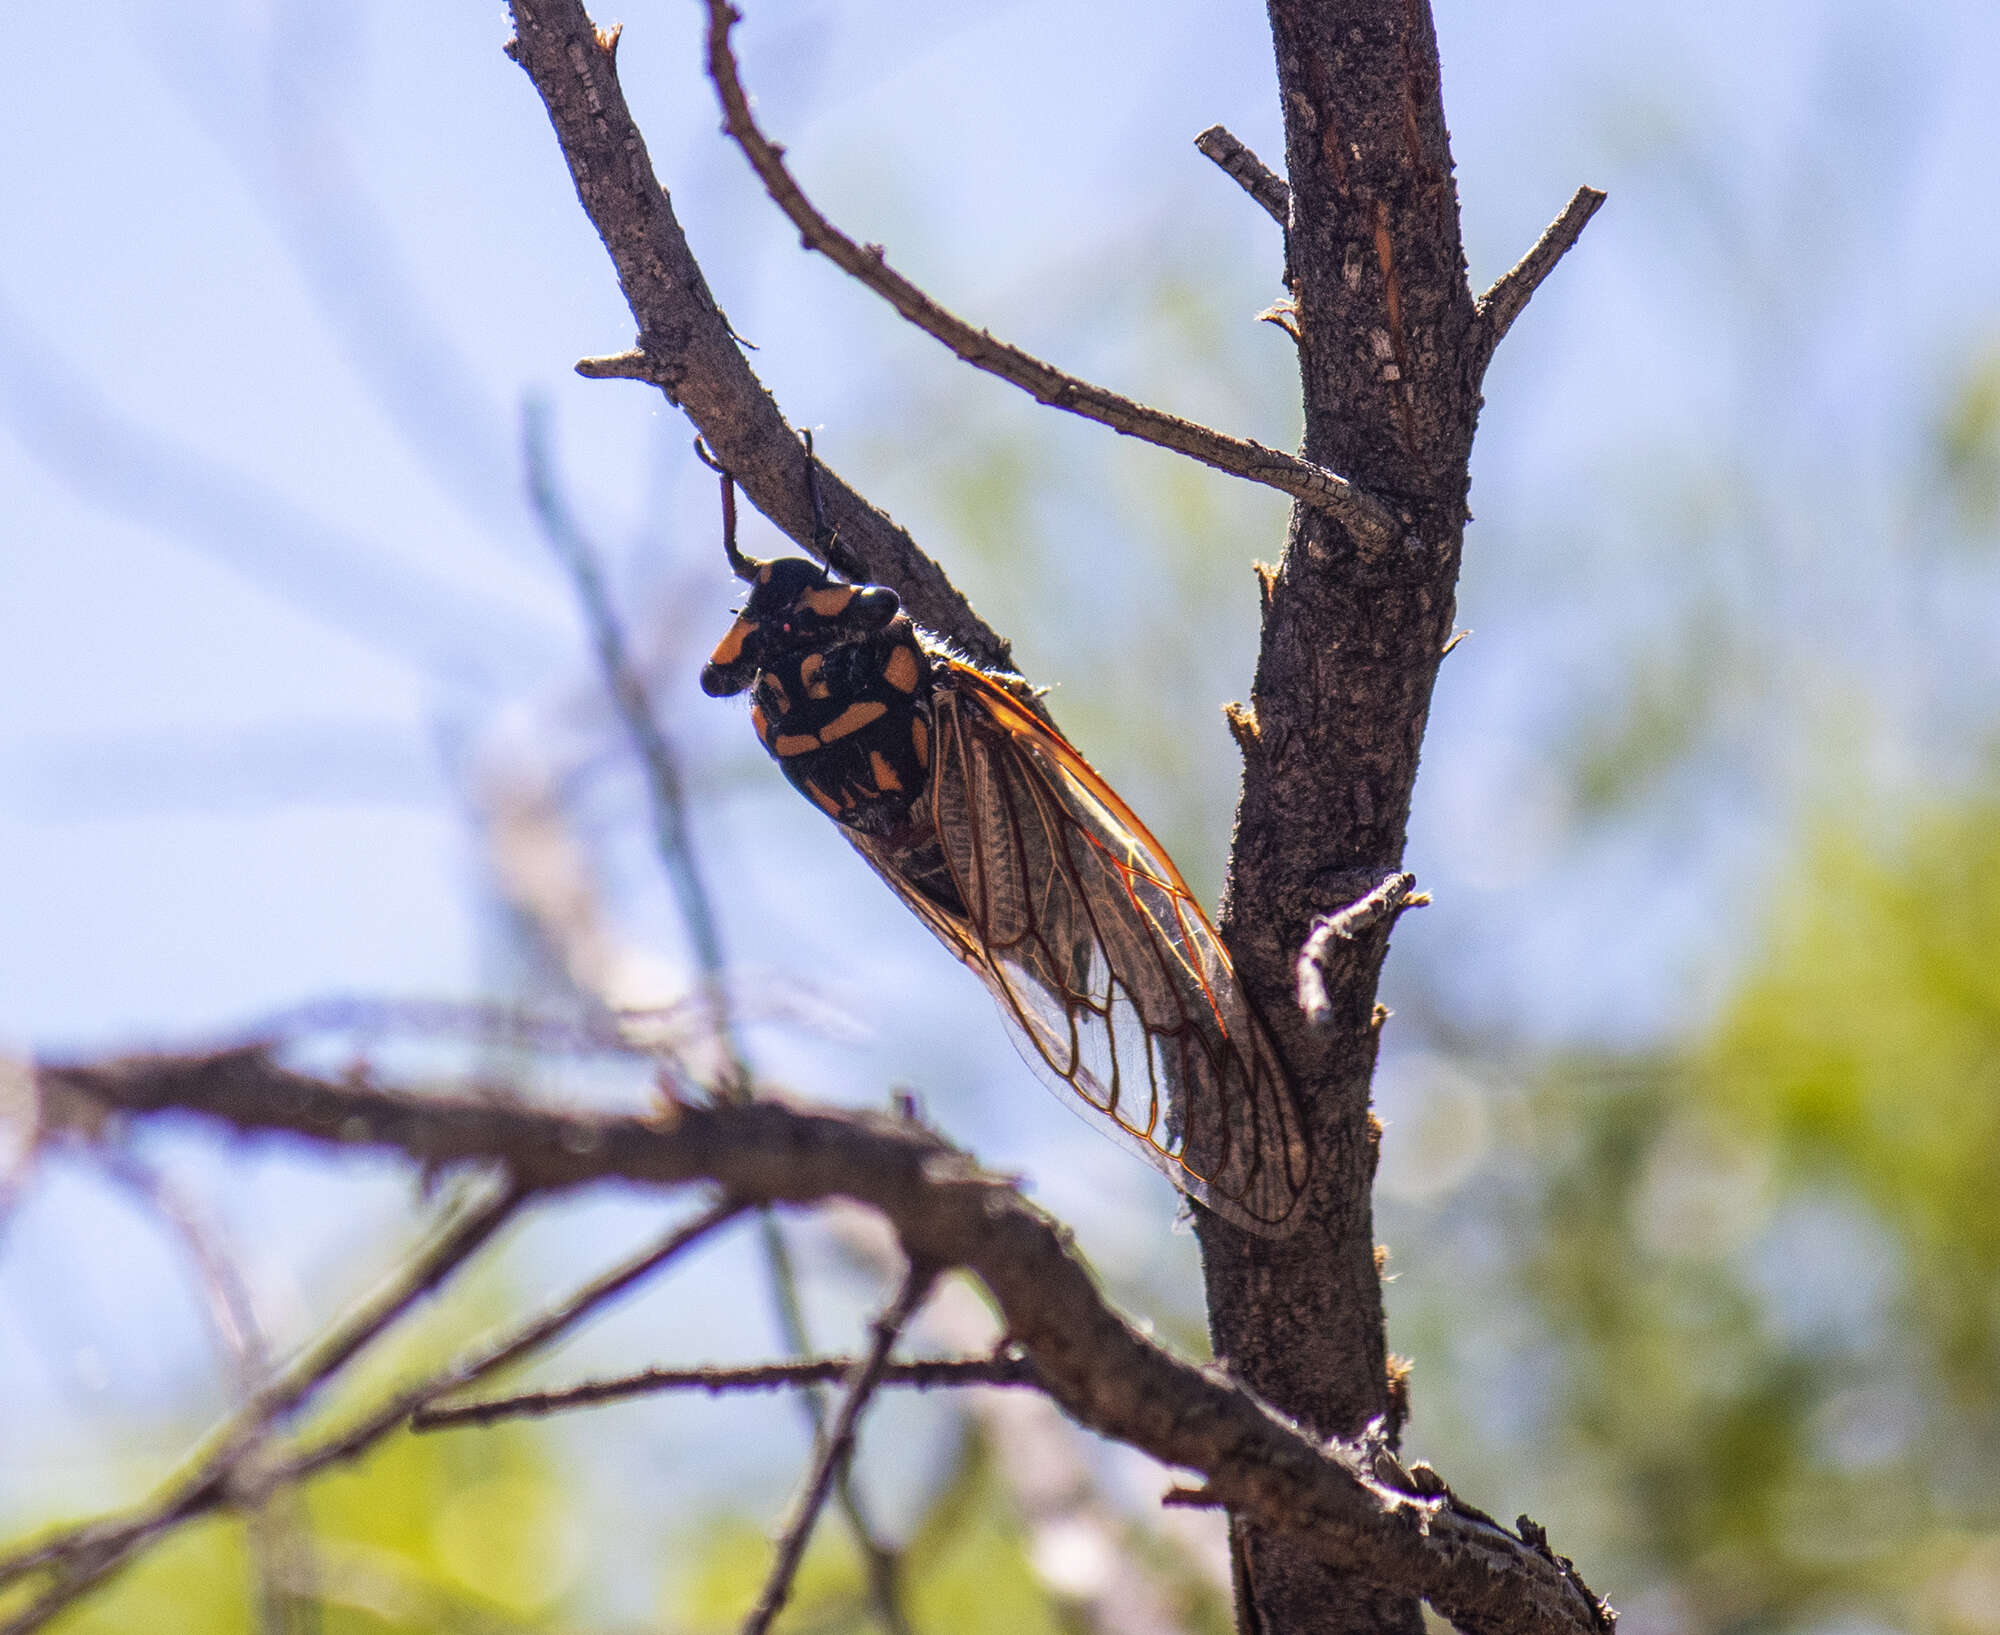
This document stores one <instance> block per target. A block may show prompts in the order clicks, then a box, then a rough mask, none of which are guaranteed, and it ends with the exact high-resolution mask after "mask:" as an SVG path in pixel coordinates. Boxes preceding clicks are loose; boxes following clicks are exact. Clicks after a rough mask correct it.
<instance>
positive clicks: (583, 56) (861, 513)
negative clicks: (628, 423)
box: [507, 0, 1012, 669]
mask: <svg viewBox="0 0 2000 1635" xmlns="http://www.w3.org/2000/svg"><path fill="white" fill-rule="evenodd" d="M510 7H511V10H512V12H513V16H514V29H515V33H514V38H513V39H512V40H511V41H509V42H508V46H507V54H508V55H509V56H510V57H512V58H513V59H514V61H515V62H517V63H519V64H520V66H521V68H522V69H523V70H524V71H525V72H526V73H527V75H528V78H529V79H530V81H532V82H533V84H534V87H535V90H536V91H537V93H539V95H540V96H541V99H542V102H543V104H544V106H546V108H547V109H548V115H549V122H550V124H552V125H553V126H554V127H555V133H556V140H557V141H558V142H559V143H560V144H561V146H562V150H563V157H564V158H565V159H566V160H567V161H568V164H569V171H570V176H571V178H572V179H573V180H574V181H575V183H576V192H577V198H578V199H579V201H580V202H581V203H582V205H583V208H584V212H585V214H586V215H588V216H589V218H590V221H591V225H592V226H594V227H595V228H596V229H597V233H598V236H599V237H600V238H601V239H602V240H603V241H604V248H605V250H606V251H607V252H608V253H609V255H610V257H611V262H612V265H613V267H614V268H616V270H617V273H618V282H619V285H620V287H621V288H622V289H623V290H624V292H625V299H626V302H627V304H628V305H630V307H631V309H632V316H633V317H634V318H635V319H636V320H637V321H638V325H639V342H638V349H637V351H635V352H632V353H627V354H625V355H624V356H623V357H622V358H620V359H618V360H615V362H613V363H607V362H606V361H605V360H596V361H595V362H594V363H592V364H590V365H589V366H581V365H580V366H579V368H580V371H581V372H582V373H584V374H589V375H596V376H598V377H600V378H603V377H607V376H617V377H620V378H626V379H635V380H647V381H650V382H652V383H653V384H654V385H656V386H658V387H659V388H660V390H661V391H663V392H664V393H666V395H667V398H668V400H669V401H670V402H672V403H674V404H675V405H676V406H678V407H679V408H680V409H681V410H682V411H683V412H684V413H685V414H686V415H687V417H688V419H689V420H690V421H692V422H693V424H694V426H695V428H696V429H697V430H698V431H699V432H700V433H701V435H702V438H703V440H704V441H705V442H706V443H707V445H708V446H709V448H711V449H712V450H714V452H715V455H716V457H717V458H718V459H719V460H720V461H721V462H722V464H723V465H724V466H726V467H727V468H728V470H729V471H730V473H731V474H732V475H733V476H734V477H735V478H736V480H737V482H738V483H739V484H740V485H741V487H742V489H743V491H744V492H745V493H746V494H748V495H749V496H750V500H751V503H752V504H754V505H755V506H756V507H757V509H758V510H760V511H762V512H763V513H764V514H765V515H766V516H767V517H769V518H770V519H771V520H772V521H773V522H774V523H776V524H777V525H778V527H779V528H781V529H782V530H783V531H784V532H785V533H786V534H787V535H788V536H790V538H792V539H793V540H794V541H796V542H797V543H798V544H799V545H800V546H801V547H804V548H810V547H811V545H812V543H813V527H812V513H811V509H810V507H809V506H808V504H807V502H806V454H805V449H804V448H803V447H802V446H801V445H800V442H799V439H798V437H797V435H796V434H795V433H794V432H793V430H792V428H791V427H790V426H789V425H788V424H787V423H786V421H785V417H784V415H783V414H782V413H781V412H780V411H779V408H778V405H777V402H776V400H775V399H774V398H773V397H772V396H771V394H770V393H769V392H768V391H767V390H766V389H765V387H764V385H763V383H762V382H761V381H760V380H758V378H757V377H756V375H754V374H753V373H752V372H751V370H750V366H749V364H748V363H747V362H746V361H745V360H744V357H743V353H742V351H741V350H740V348H739V347H738V344H737V341H736V338H735V336H734V334H733V333H732V332H731V330H730V328H729V320H728V319H727V318H726V317H724V316H723V313H722V309H721V308H720V307H719V306H717V305H716V301H715V297H714V296H713V295H712V294H710V293H709V288H708V282H707V280H706V279H705V278H704V277H703V276H702V271H701V268H700V267H699V266H698V265H697V264H696V262H695V259H694V255H693V253H692V252H691V251H690V250H689V248H688V243H687V237H686V235H685V234H683V233H682V231H681V225H680V222H679V221H678V220H677V219H676V217H675V215H674V207H673V201H672V199H671V198H670V197H669V196H668V193H667V191H666V189H665V188H663V187H662V186H661V185H660V183H659V179H658V178H657V177H656V176H655V175H654V174H653V164H652V160H651V159H650V158H649V157H648V155H647V153H646V142H645V138H644V137H643V136H641V135H640V134H639V128H638V126H637V125H636V124H635V123H634V122H633V119H632V115H631V111H630V110H629V109H628V108H627V107H626V106H625V94H624V92H623V90H621V89H620V87H619V84H618V70H617V43H618V42H617V35H616V34H615V33H610V34H606V33H600V32H599V31H598V29H597V28H595V27H594V26H593V25H592V23H591V21H590V18H589V17H588V16H587V15H586V14H585V12H584V9H583V6H582V4H581V3H580V0H510ZM821 469H822V472H823V474H824V489H825V496H826V511H827V518H828V520H829V521H830V522H831V523H832V524H833V526H834V528H835V529H836V530H837V531H838V532H839V534H840V537H841V538H842V540H843V541H844V542H845V543H846V544H847V545H848V546H849V547H850V548H851V549H852V550H853V551H854V552H855V554H856V556H857V557H858V558H859V559H860V561H861V563H862V564H863V566H864V567H866V569H867V571H868V577H869V578H870V579H872V580H875V581H877V582H878V583H881V584H884V585H889V586H891V587H893V588H894V589H895V590H896V592H897V593H898V594H899V595H900V596H901V597H902V599H903V605H904V607H905V608H907V609H908V610H909V613H910V617H911V618H913V619H915V620H916V621H917V622H918V623H919V624H921V625H923V626H924V627H925V628H926V629H927V630H931V631H935V632H936V633H937V634H938V635H941V636H945V637H948V638H950V639H951V640H952V641H953V642H955V643H957V644H958V645H959V646H960V647H961V648H963V649H964V650H965V651H966V652H967V653H968V654H970V655H971V656H972V657H973V658H974V659H976V660H978V661H979V662H980V663H982V664H988V665H992V666H994V667H995V668H999V669H1011V668H1012V660H1011V658H1010V656H1009V651H1008V647H1007V643H1006V642H1005V641H1003V640H1002V639H1001V638H1000V637H999V636H998V635H996V634H995V633H994V631H993V630H992V628H991V627H990V626H989V625H987V623H986V622H985V620H983V619H981V618H980V617H979V615H978V614H977V613H975V612H974V611H973V610H972V607H971V605H970V604H969V603H967V601H966V600H965V598H964V597H963V596H961V595H960V594H959V592H958V591H957V589H956V588H955V587H954V586H953V585H952V584H951V582H950V581H949V580H948V579H946V577H945V575H944V572H943V570H942V569H940V568H939V567H938V565H937V564H936V563H935V562H933V561H932V560H931V559H930V558H929V557H928V556H926V555H924V553H923V552H922V551H920V550H918V549H917V546H916V543H915V542H914V541H913V540H912V539H911V538H910V536H909V534H908V533H907V532H906V531H905V530H904V529H902V528H900V527H898V526H897V525H896V524H895V523H894V522H892V521H891V520H890V519H889V518H888V517H887V516H885V515H883V513H882V512H880V511H878V510H876V509H875V507H874V506H872V505H870V504H869V503H868V502H867V501H866V500H864V499H863V498H862V497H861V496H860V495H859V494H857V493H855V492H854V490H853V489H851V488H849V487H848V486H847V484H846V483H844V482H842V481H841V480H840V478H839V477H838V476H837V475H836V474H835V473H834V472H833V471H832V470H830V469H828V468H826V467H825V465H824V464H822V467H821Z"/></svg>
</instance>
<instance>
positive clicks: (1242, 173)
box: [1194, 125, 1292, 227]
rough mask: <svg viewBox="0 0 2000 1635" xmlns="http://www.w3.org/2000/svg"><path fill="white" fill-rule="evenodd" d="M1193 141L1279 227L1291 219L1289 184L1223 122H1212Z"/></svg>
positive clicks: (1284, 225)
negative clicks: (1216, 123) (1215, 123)
mask: <svg viewBox="0 0 2000 1635" xmlns="http://www.w3.org/2000/svg"><path fill="white" fill-rule="evenodd" d="M1194 145H1195V146H1196V147H1197V148H1199V149H1201V151H1202V152H1203V153H1205V154H1206V155H1208V157H1209V158H1211V159H1213V160H1214V161H1215V162H1216V164H1217V165H1219V166H1220V167H1221V169H1222V173H1223V175H1225V176H1227V177H1228V178H1229V179H1230V180H1231V181H1232V182H1234V183H1235V184H1236V185H1237V186H1238V187H1240V188H1242V189H1243V191H1244V192H1245V193H1248V194H1249V195H1250V197H1251V198H1253V199H1255V200H1256V201H1257V202H1258V203H1259V204H1261V205H1262V206H1263V207H1264V211H1265V214H1267V215H1268V216H1269V217H1270V218H1271V219H1272V220H1273V221H1275V222H1276V223H1277V224H1278V225H1279V226H1280V227H1288V226H1290V225H1291V220H1292V184H1291V183H1290V182H1288V181H1286V180H1285V178H1284V177H1282V176H1280V175H1279V174H1278V173H1277V172H1276V171H1274V170H1272V169H1271V167H1270V166H1269V165H1267V164H1265V163H1264V161H1263V160H1262V159H1259V158H1258V157H1257V155H1256V154H1254V153H1252V152H1251V151H1250V150H1249V149H1248V148H1246V147H1245V146H1244V145H1243V144H1242V143H1241V142H1239V141H1238V140H1237V139H1236V137H1235V136H1234V135H1233V134H1232V133H1231V132H1230V131H1229V130H1228V128H1227V127H1225V126H1222V125H1211V126H1209V127H1208V129H1207V130H1205V131H1203V132H1202V133H1201V135H1199V136H1197V137H1196V138H1195V139H1194Z"/></svg>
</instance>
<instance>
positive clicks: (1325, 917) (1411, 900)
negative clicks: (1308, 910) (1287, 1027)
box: [1298, 874, 1430, 1028]
mask: <svg viewBox="0 0 2000 1635" xmlns="http://www.w3.org/2000/svg"><path fill="white" fill-rule="evenodd" d="M1416 884H1417V877H1416V876H1415V875H1414V874H1385V875H1384V876H1383V877H1382V878H1381V879H1380V880H1379V881H1377V882H1376V884H1375V885H1374V886H1373V887H1372V888H1371V889H1370V890H1369V892H1368V894H1367V895H1366V896H1364V897H1359V898H1356V899H1355V901H1353V902H1351V903H1349V904H1348V905H1347V906H1346V907H1345V908H1342V909H1337V910H1336V911H1335V912H1333V913H1331V914H1322V915H1321V916H1320V917H1319V918H1318V919H1316V920H1314V921H1313V928H1312V933H1311V935H1309V936H1308V937H1307V938H1306V940H1305V946H1304V947H1303V948H1301V949H1300V950H1299V958H1298V983H1299V1009H1300V1010H1302V1011H1304V1012H1305V1013H1306V1020H1307V1021H1308V1022H1310V1023H1311V1024H1312V1025H1313V1026H1314V1027H1316V1028H1323V1027H1325V1026H1327V1025H1328V1024H1329V1023H1330V1022H1332V1020H1333V1001H1332V999H1331V998H1329V997H1328V995H1327V991H1326V962H1327V957H1328V955H1329V954H1330V953H1331V952H1332V949H1333V945H1334V944H1335V943H1336V942H1353V941H1354V940H1355V939H1356V938H1357V937H1359V936H1360V935H1361V934H1362V932H1364V931H1367V930H1369V929H1370V928H1371V927H1373V926H1376V925H1379V924H1381V922H1382V921H1383V920H1385V919H1387V918H1389V917H1390V916H1392V915H1395V914H1400V913H1401V912H1402V911H1403V910H1404V909H1406V908H1416V907H1419V906H1420V905H1422V904H1424V903H1428V902H1429V901H1430V898H1429V897H1427V896H1424V895H1423V894H1422V893H1418V894H1417V895H1415V896H1412V895H1411V893H1412V892H1413V891H1415V890H1416Z"/></svg>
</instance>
